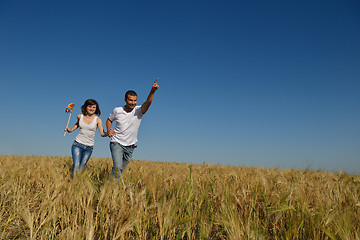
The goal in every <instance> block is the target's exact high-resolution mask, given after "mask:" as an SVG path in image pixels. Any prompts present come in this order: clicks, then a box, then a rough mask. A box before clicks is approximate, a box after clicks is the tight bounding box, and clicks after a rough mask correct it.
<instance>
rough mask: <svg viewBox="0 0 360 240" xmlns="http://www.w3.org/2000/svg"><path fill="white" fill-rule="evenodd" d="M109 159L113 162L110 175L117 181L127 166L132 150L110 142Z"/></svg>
mask: <svg viewBox="0 0 360 240" xmlns="http://www.w3.org/2000/svg"><path fill="white" fill-rule="evenodd" d="M110 151H111V157H112V160H113V168H112V171H111V173H112V175H113V176H114V177H115V178H117V179H119V177H120V175H121V174H122V172H123V171H124V169H125V167H126V166H127V165H128V164H129V162H130V160H131V157H132V154H133V152H134V148H131V147H125V146H123V145H121V144H120V143H116V142H110Z"/></svg>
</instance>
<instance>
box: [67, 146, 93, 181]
mask: <svg viewBox="0 0 360 240" xmlns="http://www.w3.org/2000/svg"><path fill="white" fill-rule="evenodd" d="M92 151H93V147H92V146H85V145H83V144H81V143H78V142H77V141H74V143H73V145H72V147H71V155H72V158H73V162H74V164H73V169H72V173H73V175H74V176H75V174H76V173H77V172H79V171H83V170H84V168H85V166H86V163H87V162H88V161H89V158H90V156H91V153H92Z"/></svg>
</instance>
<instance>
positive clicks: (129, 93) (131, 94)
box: [125, 90, 137, 99]
mask: <svg viewBox="0 0 360 240" xmlns="http://www.w3.org/2000/svg"><path fill="white" fill-rule="evenodd" d="M128 96H137V94H136V92H135V91H133V90H129V91H127V92H126V93H125V99H127V98H128Z"/></svg>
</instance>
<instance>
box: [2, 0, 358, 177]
mask: <svg viewBox="0 0 360 240" xmlns="http://www.w3.org/2000/svg"><path fill="white" fill-rule="evenodd" d="M359 43H360V3H359V2H358V1H285V0H284V1H265V0H264V1H256V0H255V1H186V0H185V1H169V0H168V1H45V0H34V1H26V0H14V1H5V0H3V1H0V83H1V85H0V86H1V87H0V100H1V102H2V111H1V115H0V121H1V124H0V131H1V134H0V154H15V155H51V156H53V155H54V156H70V148H71V144H72V142H73V140H74V138H75V136H76V134H77V132H76V133H71V134H67V135H66V136H65V137H64V136H63V129H64V127H65V125H66V122H67V119H68V115H67V114H65V112H64V111H65V108H66V106H67V105H68V104H69V103H71V102H73V103H75V105H76V106H75V109H74V112H73V116H72V118H71V121H70V125H71V126H72V125H73V124H74V123H75V119H76V117H75V116H76V114H78V113H80V107H81V105H82V104H83V103H84V101H85V100H86V99H88V98H94V99H96V100H97V101H98V102H99V104H100V109H101V112H102V114H101V116H100V117H101V118H102V120H103V122H105V120H106V119H107V117H108V115H109V114H110V113H111V111H112V110H113V108H114V107H117V106H122V105H123V104H124V101H123V99H124V93H125V92H126V91H127V90H129V89H133V90H136V91H137V93H138V95H139V97H138V100H139V102H140V103H142V102H144V101H145V99H146V97H147V95H148V93H149V90H150V88H151V85H152V82H153V81H154V79H155V78H157V77H158V78H159V81H158V84H159V85H160V89H159V90H158V91H157V93H156V96H155V98H154V102H153V105H152V106H151V108H150V110H149V112H148V113H147V114H146V116H145V117H144V119H143V121H142V125H141V127H140V131H139V136H138V138H139V142H138V145H139V147H138V148H137V149H136V151H135V153H134V156H133V158H134V159H138V160H149V161H162V162H185V163H204V162H205V163H211V164H226V165H234V166H249V167H252V166H254V167H268V168H275V167H279V168H297V169H304V168H307V167H309V168H311V169H316V170H317V169H323V170H330V171H338V170H344V171H346V172H348V173H360V113H359V106H360V94H359V92H360V44H359ZM108 145H109V139H108V138H101V137H99V134H98V132H97V136H96V139H95V147H94V152H93V156H94V157H110V151H109V146H108Z"/></svg>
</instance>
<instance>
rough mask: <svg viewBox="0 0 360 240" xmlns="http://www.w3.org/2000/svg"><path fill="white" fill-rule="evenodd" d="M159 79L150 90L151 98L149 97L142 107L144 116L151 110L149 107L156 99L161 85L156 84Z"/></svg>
mask: <svg viewBox="0 0 360 240" xmlns="http://www.w3.org/2000/svg"><path fill="white" fill-rule="evenodd" d="M157 80H158V79H155V82H154V83H153V85H152V88H151V90H150V93H149V96H148V97H147V99H146V101H145V102H144V103H143V104H142V105H141V112H142V114H145V113H146V112H147V110H149V107H150V105H151V103H152V101H153V99H154V95H155V92H156V90H158V89H159V85H158V84H157V83H156V82H157Z"/></svg>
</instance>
